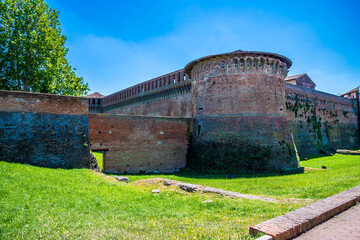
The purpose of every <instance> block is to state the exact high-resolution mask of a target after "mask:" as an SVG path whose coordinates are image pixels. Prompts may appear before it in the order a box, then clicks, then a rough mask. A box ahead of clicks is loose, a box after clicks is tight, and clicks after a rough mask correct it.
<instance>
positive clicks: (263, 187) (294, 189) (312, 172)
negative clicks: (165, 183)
mask: <svg viewBox="0 0 360 240" xmlns="http://www.w3.org/2000/svg"><path fill="white" fill-rule="evenodd" d="M300 166H302V167H305V168H306V171H305V172H304V173H301V174H293V175H271V174H268V175H239V176H236V175H235V178H234V179H226V178H227V175H209V176H207V175H202V176H196V175H195V176H194V175H190V174H189V173H186V172H183V173H181V172H180V173H175V174H165V175H127V177H129V179H130V181H136V180H138V179H143V178H153V177H160V178H168V179H173V180H178V181H182V182H187V183H193V184H200V185H205V186H209V187H215V188H221V189H224V190H229V191H235V192H241V193H247V194H255V195H262V196H270V197H271V196H272V197H277V198H301V199H322V198H326V197H329V196H332V195H334V194H336V193H339V192H341V191H344V190H347V189H349V188H352V187H355V186H357V185H359V184H360V156H353V155H340V154H335V155H334V156H328V157H324V156H318V157H315V158H312V159H309V160H307V161H301V162H300ZM322 166H325V167H326V170H324V169H321V167H322Z"/></svg>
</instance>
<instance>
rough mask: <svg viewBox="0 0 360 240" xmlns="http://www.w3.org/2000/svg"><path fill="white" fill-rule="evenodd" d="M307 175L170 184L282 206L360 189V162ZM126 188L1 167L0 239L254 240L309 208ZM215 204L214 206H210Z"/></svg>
mask: <svg viewBox="0 0 360 240" xmlns="http://www.w3.org/2000/svg"><path fill="white" fill-rule="evenodd" d="M301 165H302V166H305V167H309V168H310V167H311V168H321V166H323V165H324V166H326V167H327V170H320V169H318V170H311V171H307V172H305V173H304V174H297V175H287V176H285V175H283V176H242V177H240V176H235V177H237V178H235V179H225V176H197V175H192V176H186V175H185V174H184V173H183V174H176V175H174V174H172V175H131V176H129V177H130V180H131V181H134V180H138V179H143V178H150V177H151V178H153V177H165V178H171V179H176V180H181V181H184V182H192V183H198V184H203V185H207V186H212V187H218V188H222V189H228V190H232V191H238V192H242V193H252V194H257V195H267V196H276V197H278V198H288V197H297V198H312V199H319V198H324V197H327V196H330V195H333V194H335V193H338V192H340V191H343V190H345V189H349V188H351V187H353V186H356V185H358V184H360V182H359V179H360V157H359V156H342V155H335V156H333V157H322V158H315V159H311V160H308V161H305V162H301ZM151 189H152V188H151V187H150V188H149V187H146V186H142V185H135V184H127V185H125V184H122V183H118V182H115V181H113V180H112V179H109V178H106V177H104V176H103V175H101V174H95V173H93V172H92V171H90V170H85V169H73V170H64V169H46V168H39V167H33V166H29V165H21V164H15V163H5V162H0V239H36V238H38V239H39V238H41V239H53V238H56V239H59V238H66V237H67V238H68V239H78V238H80V237H81V238H83V239H190V238H191V239H218V238H220V239H248V238H249V236H248V233H247V231H248V228H249V226H251V225H253V224H256V223H258V222H262V221H264V220H266V219H269V218H272V217H274V216H278V215H281V214H283V213H285V212H288V211H291V210H293V209H296V208H298V207H301V206H303V205H305V204H306V202H305V201H304V202H302V201H297V202H296V203H294V202H283V203H277V204H275V203H267V202H261V201H254V200H253V201H250V200H245V199H227V198H219V197H217V196H214V195H206V194H189V193H182V192H179V191H175V190H174V189H171V188H170V189H165V188H164V189H161V193H160V194H158V195H154V194H152V193H151ZM207 199H211V200H212V202H208V203H202V202H203V201H204V200H207Z"/></svg>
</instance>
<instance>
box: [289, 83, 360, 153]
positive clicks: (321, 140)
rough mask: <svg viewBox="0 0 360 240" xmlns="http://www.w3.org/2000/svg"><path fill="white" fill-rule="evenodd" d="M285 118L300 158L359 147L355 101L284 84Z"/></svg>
mask: <svg viewBox="0 0 360 240" xmlns="http://www.w3.org/2000/svg"><path fill="white" fill-rule="evenodd" d="M285 89H286V116H287V119H288V121H289V125H290V130H291V132H292V134H293V136H294V141H295V144H296V147H297V150H298V153H299V155H300V156H307V155H311V154H315V153H318V152H319V149H320V148H326V147H334V148H353V147H359V146H360V143H359V127H358V126H359V125H358V106H357V103H356V100H350V99H347V98H343V97H338V96H335V95H331V94H327V93H323V92H319V91H316V90H311V89H308V88H303V87H299V86H296V85H291V84H286V88H285Z"/></svg>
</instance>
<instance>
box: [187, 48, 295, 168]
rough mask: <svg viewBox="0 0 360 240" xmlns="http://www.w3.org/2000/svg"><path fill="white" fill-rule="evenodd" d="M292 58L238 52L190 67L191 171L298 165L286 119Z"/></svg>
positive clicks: (200, 61) (208, 58)
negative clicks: (288, 73)
mask: <svg viewBox="0 0 360 240" xmlns="http://www.w3.org/2000/svg"><path fill="white" fill-rule="evenodd" d="M291 64H292V63H291V61H290V59H288V58H286V57H284V56H281V55H278V54H273V53H266V52H248V51H246V52H245V51H240V50H239V51H235V52H231V53H224V54H218V55H211V56H207V57H204V58H200V59H197V60H195V61H192V62H190V63H189V64H188V65H186V67H185V72H186V73H187V74H189V75H190V78H191V81H192V104H193V109H194V110H193V111H194V112H193V116H194V128H193V134H192V144H191V147H190V150H189V154H188V166H189V167H192V168H196V169H198V170H200V169H203V170H204V171H207V170H216V171H219V170H220V171H225V172H245V171H256V172H263V171H273V170H276V169H280V168H295V167H297V166H298V162H297V158H296V153H295V150H294V144H293V141H292V138H291V134H290V129H289V125H288V121H287V119H286V116H285V82H284V79H285V77H286V75H287V72H288V68H290V66H291Z"/></svg>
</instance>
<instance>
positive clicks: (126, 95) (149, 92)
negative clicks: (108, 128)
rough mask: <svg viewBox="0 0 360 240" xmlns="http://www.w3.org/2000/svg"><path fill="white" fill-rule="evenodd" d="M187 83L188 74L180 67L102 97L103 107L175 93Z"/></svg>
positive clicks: (184, 88)
mask: <svg viewBox="0 0 360 240" xmlns="http://www.w3.org/2000/svg"><path fill="white" fill-rule="evenodd" d="M189 85H190V84H189V76H188V74H185V73H184V69H180V70H177V71H174V72H171V73H168V74H165V75H162V76H160V77H156V78H153V79H151V80H148V81H145V82H143V83H139V84H137V85H135V86H132V87H129V88H126V89H124V90H121V91H118V92H116V93H113V94H110V95H109V96H106V97H105V98H104V99H103V107H104V108H105V109H109V106H111V105H117V106H124V105H127V104H132V103H134V102H137V101H144V100H150V99H154V98H158V97H162V96H164V95H168V94H172V93H176V91H180V92H183V91H187V90H189ZM185 86H188V87H185Z"/></svg>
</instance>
